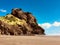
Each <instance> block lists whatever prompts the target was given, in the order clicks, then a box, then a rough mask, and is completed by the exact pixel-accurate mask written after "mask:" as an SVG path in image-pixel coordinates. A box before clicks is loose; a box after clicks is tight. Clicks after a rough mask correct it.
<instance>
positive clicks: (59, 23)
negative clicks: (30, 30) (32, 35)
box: [39, 21, 60, 29]
mask: <svg viewBox="0 0 60 45" xmlns="http://www.w3.org/2000/svg"><path fill="white" fill-rule="evenodd" d="M39 26H42V27H43V28H44V29H49V28H50V27H52V26H54V27H59V26H60V22H57V21H55V22H53V23H52V24H50V23H43V24H39Z"/></svg>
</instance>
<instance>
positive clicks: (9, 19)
mask: <svg viewBox="0 0 60 45" xmlns="http://www.w3.org/2000/svg"><path fill="white" fill-rule="evenodd" d="M0 20H1V21H3V22H5V23H7V24H9V25H17V24H18V25H23V24H25V23H26V21H25V20H20V19H19V18H17V17H15V16H13V15H11V14H9V15H7V16H4V17H0Z"/></svg>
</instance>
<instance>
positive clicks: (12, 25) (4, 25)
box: [0, 8, 45, 35]
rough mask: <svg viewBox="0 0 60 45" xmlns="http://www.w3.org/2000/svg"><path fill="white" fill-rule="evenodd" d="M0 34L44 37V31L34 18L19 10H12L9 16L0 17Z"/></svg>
mask: <svg viewBox="0 0 60 45" xmlns="http://www.w3.org/2000/svg"><path fill="white" fill-rule="evenodd" d="M0 34H2V35H35V34H39V35H44V34H45V33H44V29H43V28H42V27H40V26H39V25H38V24H37V21H36V19H35V17H34V16H33V15H32V14H31V13H29V12H23V11H22V10H21V9H19V8H14V9H12V12H11V14H8V15H7V16H4V17H0Z"/></svg>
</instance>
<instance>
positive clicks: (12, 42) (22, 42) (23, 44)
mask: <svg viewBox="0 0 60 45" xmlns="http://www.w3.org/2000/svg"><path fill="white" fill-rule="evenodd" d="M0 45H60V36H2V35H1V36H0Z"/></svg>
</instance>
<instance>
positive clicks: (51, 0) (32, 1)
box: [0, 0, 60, 34]
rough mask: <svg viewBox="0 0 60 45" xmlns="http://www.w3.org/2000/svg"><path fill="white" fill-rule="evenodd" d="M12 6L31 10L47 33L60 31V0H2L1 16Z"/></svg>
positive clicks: (0, 4)
mask: <svg viewBox="0 0 60 45" xmlns="http://www.w3.org/2000/svg"><path fill="white" fill-rule="evenodd" d="M12 8H22V9H23V10H24V11H26V12H31V13H32V14H33V15H34V16H35V17H36V19H37V22H38V24H39V25H41V26H42V27H43V28H44V29H45V30H46V31H45V32H46V34H51V33H52V32H53V33H55V32H56V34H57V33H60V32H59V31H60V0H0V16H4V15H6V14H7V13H10V12H11V9H12ZM55 22H57V23H56V24H55ZM47 23H48V24H47ZM53 24H55V25H58V26H53ZM50 25H51V26H50ZM49 26H50V27H49ZM45 27H49V28H48V29H47V28H45ZM57 27H58V28H57ZM55 28H56V31H55V30H54V29H55Z"/></svg>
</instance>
